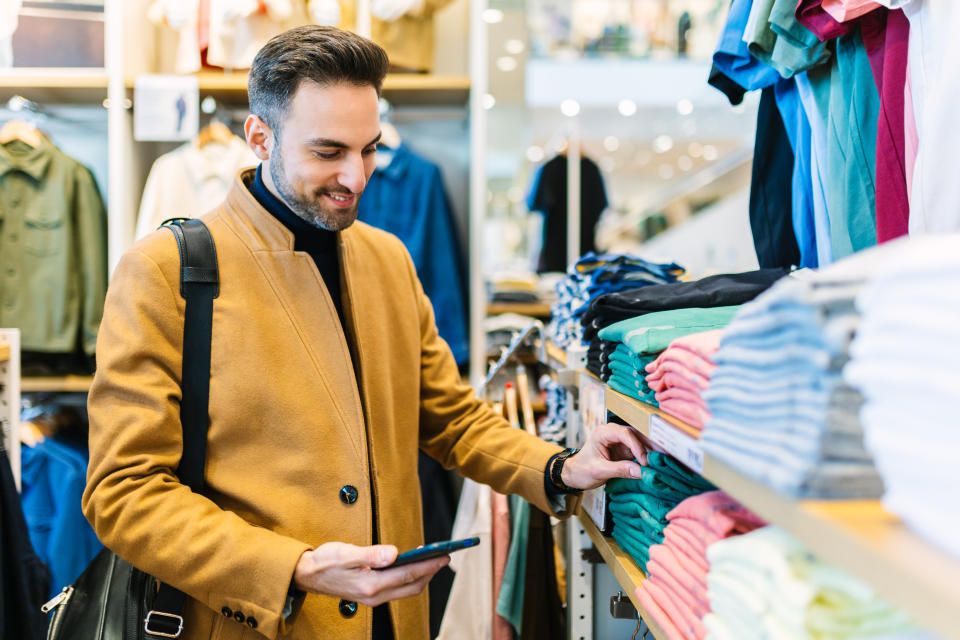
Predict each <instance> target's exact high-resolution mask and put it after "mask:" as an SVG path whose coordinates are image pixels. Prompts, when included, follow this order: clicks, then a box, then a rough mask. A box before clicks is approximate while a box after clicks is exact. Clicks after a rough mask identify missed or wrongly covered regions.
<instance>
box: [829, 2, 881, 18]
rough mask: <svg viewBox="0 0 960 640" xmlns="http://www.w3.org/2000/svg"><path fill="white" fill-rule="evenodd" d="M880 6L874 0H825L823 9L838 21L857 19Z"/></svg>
mask: <svg viewBox="0 0 960 640" xmlns="http://www.w3.org/2000/svg"><path fill="white" fill-rule="evenodd" d="M880 7H881V5H880V4H879V3H877V2H874V0H823V10H824V11H826V12H827V13H829V14H830V16H831V17H832V18H833V19H834V20H836V21H837V22H848V21H850V20H855V19H857V18H859V17H860V16H862V15H866V14H868V13H870V12H871V11H873V10H874V9H879V8H880Z"/></svg>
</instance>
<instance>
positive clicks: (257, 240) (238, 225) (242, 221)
mask: <svg viewBox="0 0 960 640" xmlns="http://www.w3.org/2000/svg"><path fill="white" fill-rule="evenodd" d="M255 174H256V168H255V167H254V168H249V169H243V170H242V171H240V172H239V173H238V174H237V176H236V178H235V179H234V181H233V185H232V186H231V187H230V191H229V192H228V193H227V200H226V206H225V207H222V208H221V210H222V212H223V213H224V215H225V216H226V218H227V219H228V220H229V221H230V226H231V227H233V228H234V229H235V230H236V231H237V232H238V233H239V234H240V236H241V237H242V238H243V239H244V242H246V244H247V245H248V246H249V247H250V248H251V249H253V250H254V251H293V245H294V235H293V233H292V232H291V231H290V230H289V229H288V228H287V227H286V226H285V225H284V224H283V223H282V222H280V221H279V220H277V218H276V217H275V216H273V214H271V213H270V212H269V211H267V210H266V209H264V208H263V205H261V204H260V203H259V202H257V199H256V198H254V197H253V194H252V193H250V189H249V187H248V186H247V185H249V184H250V183H251V182H252V181H253V178H254V175H255ZM357 224H358V223H356V222H354V224H353V226H350V227H348V228H346V229H344V230H342V231H340V232H339V233H338V234H337V235H338V236H339V238H340V244H341V246H343V247H347V246H348V245H349V244H350V242H351V239H352V237H353V235H354V234H355V233H356V231H355V229H354V226H355V225H357ZM341 268H342V266H341Z"/></svg>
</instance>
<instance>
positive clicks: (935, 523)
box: [843, 234, 960, 556]
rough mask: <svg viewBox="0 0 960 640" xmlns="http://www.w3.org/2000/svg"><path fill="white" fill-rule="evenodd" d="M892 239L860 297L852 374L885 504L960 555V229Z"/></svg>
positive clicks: (847, 371)
mask: <svg viewBox="0 0 960 640" xmlns="http://www.w3.org/2000/svg"><path fill="white" fill-rule="evenodd" d="M895 245H896V246H895ZM885 246H887V247H891V251H892V253H891V254H890V255H888V256H887V258H886V259H885V260H884V262H883V264H881V265H879V266H878V267H877V268H876V269H875V270H874V272H873V273H872V274H871V276H870V279H869V281H868V283H867V285H866V286H865V287H864V289H863V291H862V292H861V293H860V294H859V295H858V296H857V308H858V309H859V310H860V312H861V313H862V314H863V316H862V320H861V323H860V327H859V329H858V331H857V337H856V339H855V340H854V342H853V345H852V347H851V353H852V359H851V360H850V362H849V363H848V364H847V366H846V368H845V369H844V372H843V373H844V378H845V379H846V380H847V381H848V382H849V383H851V384H852V385H854V386H855V387H857V388H858V389H859V390H860V391H862V393H863V395H864V396H865V397H866V402H865V404H864V406H863V410H862V412H861V414H860V415H861V418H862V422H863V430H864V438H865V444H866V446H867V449H868V450H869V451H870V452H871V453H872V454H873V456H874V457H875V459H876V464H877V468H878V470H879V471H880V475H881V476H882V477H883V482H884V485H885V486H886V492H885V493H884V495H883V503H884V506H885V507H886V508H887V509H889V510H890V511H891V512H892V513H895V514H897V515H898V516H900V517H901V518H902V519H903V521H904V522H905V523H906V524H907V526H909V527H911V528H912V529H914V530H916V531H917V532H918V533H919V534H920V535H923V536H925V537H927V538H929V539H930V540H931V541H933V542H934V543H936V544H938V545H940V546H941V547H943V548H944V549H945V550H947V551H949V552H950V553H953V554H954V555H957V556H960V535H958V533H957V532H958V531H960V500H958V499H957V496H958V495H960V476H958V474H957V473H956V468H957V466H956V465H957V452H958V451H960V431H958V429H957V426H958V420H957V417H956V415H957V399H958V397H960V367H958V365H957V363H958V362H960V235H957V234H950V235H942V236H924V237H919V238H911V239H909V240H901V241H897V242H895V243H888V244H887V245H885Z"/></svg>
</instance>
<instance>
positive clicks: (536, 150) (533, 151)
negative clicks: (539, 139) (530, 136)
mask: <svg viewBox="0 0 960 640" xmlns="http://www.w3.org/2000/svg"><path fill="white" fill-rule="evenodd" d="M545 157H546V154H545V153H544V151H543V147H539V146H537V145H533V146H530V147H527V160H529V161H530V162H540V161H541V160H543V159H544V158H545Z"/></svg>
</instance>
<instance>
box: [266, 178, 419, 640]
mask: <svg viewBox="0 0 960 640" xmlns="http://www.w3.org/2000/svg"><path fill="white" fill-rule="evenodd" d="M248 188H249V189H250V193H252V194H253V197H254V198H256V200H257V202H259V203H260V205H261V206H262V207H263V208H264V209H266V210H267V211H268V212H270V214H271V215H273V217H274V218H276V219H277V220H279V221H280V222H282V223H283V226H285V227H286V228H287V229H289V230H290V233H292V234H293V250H294V251H305V252H306V253H308V254H310V257H311V258H313V261H314V263H316V265H317V270H319V271H320V276H321V277H322V278H323V283H324V284H325V285H326V286H327V291H328V292H329V293H330V297H331V298H333V304H334V306H336V308H337V316H339V318H340V326H341V327H342V328H343V336H344V338H346V340H347V344H348V345H350V346H351V347H352V345H351V341H350V332H349V331H347V325H346V323H344V321H343V301H342V300H341V299H340V298H341V290H340V253H339V246H338V238H337V232H336V231H327V230H326V229H320V228H319V227H315V226H313V225H312V224H310V223H309V222H307V221H306V220H304V219H303V218H301V217H300V216H298V215H297V214H295V213H294V212H293V211H291V210H290V207H288V206H287V205H286V203H284V202H283V200H281V199H280V198H278V197H277V196H275V195H273V193H272V192H271V191H270V189H268V188H267V185H266V184H264V182H263V165H260V166H258V167H257V174H256V176H254V178H253V181H252V182H251V183H250V185H249V187H248ZM351 355H352V349H351ZM371 502H372V501H371ZM378 543H379V534H378V531H377V511H376V507H375V506H374V507H373V544H378ZM401 551H404V549H401ZM373 640H393V628H392V626H391V624H390V609H389V608H387V605H386V604H383V605H380V606H379V607H375V608H374V610H373Z"/></svg>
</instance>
